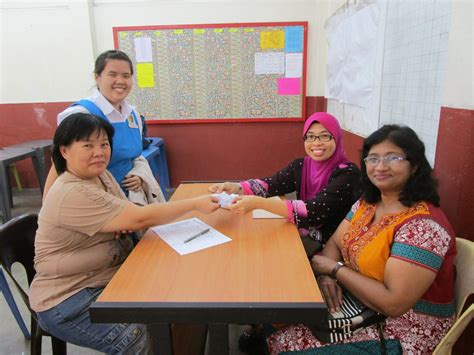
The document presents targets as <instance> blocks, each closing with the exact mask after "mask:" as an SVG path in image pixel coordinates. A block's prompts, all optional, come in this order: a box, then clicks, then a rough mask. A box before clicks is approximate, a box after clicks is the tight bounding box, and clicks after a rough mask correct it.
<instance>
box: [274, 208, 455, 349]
mask: <svg viewBox="0 0 474 355" xmlns="http://www.w3.org/2000/svg"><path fill="white" fill-rule="evenodd" d="M375 210H376V208H375V205H373V204H368V203H366V202H364V201H358V202H357V203H356V204H355V205H354V206H353V207H352V209H351V212H349V214H348V215H347V219H348V220H349V221H350V222H351V227H350V228H349V230H348V231H347V232H346V234H345V235H344V236H343V250H342V255H343V258H344V261H345V263H346V265H348V266H349V267H351V268H352V269H353V270H355V271H358V272H360V273H362V274H363V275H366V276H368V277H371V278H374V279H376V280H378V281H380V282H383V280H384V270H385V264H386V262H387V260H388V258H389V257H391V258H397V259H400V260H403V261H405V262H409V263H413V264H416V265H419V266H421V267H425V268H427V269H429V270H432V271H433V272H435V273H436V278H435V280H434V281H433V283H432V284H431V286H430V288H429V289H428V290H427V291H426V292H425V294H424V295H423V296H422V298H421V299H420V300H419V301H418V302H417V303H416V304H415V305H414V307H413V308H412V309H410V310H409V311H408V312H407V313H405V314H403V315H402V316H400V317H397V318H387V320H386V323H385V327H384V336H385V338H386V339H398V340H399V341H400V343H401V345H402V348H403V352H404V353H405V354H431V353H432V351H433V350H434V348H435V347H436V345H437V344H438V343H439V341H440V340H441V339H442V338H443V336H444V335H445V334H446V333H447V332H448V330H449V328H450V327H451V325H452V324H453V321H454V303H453V300H454V295H453V290H454V257H455V255H456V249H455V248H456V247H455V238H454V233H453V231H452V229H451V226H450V225H449V222H448V221H447V219H446V217H445V216H444V214H443V212H442V211H441V210H440V209H439V208H436V207H435V206H433V205H430V204H428V203H425V202H419V203H417V204H415V205H414V206H412V207H410V208H408V209H406V210H404V211H402V212H399V213H396V214H392V215H386V216H384V217H383V218H382V219H381V220H380V221H378V222H377V223H373V220H374V217H375ZM377 339H379V336H378V331H377V329H376V327H375V326H370V327H367V328H362V329H360V330H358V331H357V332H356V333H355V334H354V335H353V336H352V337H350V338H349V339H346V340H344V341H342V342H343V343H351V342H360V341H368V340H377ZM267 342H268V345H269V348H270V352H271V353H272V354H278V353H280V352H284V351H292V350H304V349H309V348H320V347H324V346H328V344H324V343H322V342H320V341H319V340H318V339H317V338H315V337H314V336H313V334H312V333H311V332H310V331H309V329H308V328H306V327H305V326H303V325H294V326H290V327H286V328H284V329H281V330H279V331H277V332H276V333H273V334H272V335H271V336H270V337H269V338H268V339H267Z"/></svg>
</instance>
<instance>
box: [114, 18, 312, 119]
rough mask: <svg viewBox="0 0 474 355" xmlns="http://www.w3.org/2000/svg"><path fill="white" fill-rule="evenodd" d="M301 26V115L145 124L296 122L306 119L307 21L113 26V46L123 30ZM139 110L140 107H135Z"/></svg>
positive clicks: (116, 47)
mask: <svg viewBox="0 0 474 355" xmlns="http://www.w3.org/2000/svg"><path fill="white" fill-rule="evenodd" d="M275 26H278V27H284V26H302V27H303V52H302V53H303V70H302V78H301V80H302V90H301V95H302V96H301V104H302V108H301V117H274V118H272V117H270V118H269V117H267V118H258V117H254V118H248V117H242V118H195V119H172V120H170V119H163V120H147V124H169V123H172V124H181V123H209V122H215V123H227V122H231V123H236V122H298V121H304V120H305V119H306V63H307V48H308V47H307V45H308V22H307V21H296V22H245V23H214V24H183V25H156V26H124V27H113V28H112V30H113V38H114V48H115V49H119V48H118V47H119V42H118V33H119V32H123V31H155V30H175V29H197V28H229V27H275ZM137 109H138V111H139V112H140V107H137Z"/></svg>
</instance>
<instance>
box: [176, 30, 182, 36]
mask: <svg viewBox="0 0 474 355" xmlns="http://www.w3.org/2000/svg"><path fill="white" fill-rule="evenodd" d="M183 33H184V30H174V34H175V35H182V34H183Z"/></svg>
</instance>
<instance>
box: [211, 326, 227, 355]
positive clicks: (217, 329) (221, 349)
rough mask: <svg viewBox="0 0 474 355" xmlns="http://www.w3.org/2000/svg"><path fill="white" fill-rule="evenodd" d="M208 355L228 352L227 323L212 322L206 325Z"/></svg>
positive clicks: (219, 354) (220, 354) (221, 354)
mask: <svg viewBox="0 0 474 355" xmlns="http://www.w3.org/2000/svg"><path fill="white" fill-rule="evenodd" d="M208 327H209V328H208V329H209V346H208V348H209V355H223V354H229V325H228V324H223V323H218V324H217V323H214V324H209V325H208Z"/></svg>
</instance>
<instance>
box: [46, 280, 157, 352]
mask: <svg viewBox="0 0 474 355" xmlns="http://www.w3.org/2000/svg"><path fill="white" fill-rule="evenodd" d="M102 290H103V288H102V287H101V288H86V289H84V290H82V291H80V292H78V293H76V294H75V295H73V296H71V297H69V298H68V299H66V300H64V301H63V302H61V303H60V304H58V305H57V306H55V307H53V308H51V309H48V310H47V311H44V312H38V323H39V324H40V325H41V327H42V328H43V329H44V330H46V331H47V332H48V333H50V334H52V335H54V336H55V337H57V338H59V339H62V340H64V341H66V342H68V343H71V344H76V345H79V346H83V347H87V348H91V349H94V350H98V351H101V352H104V353H107V354H149V353H150V341H149V336H148V331H147V328H146V326H145V325H144V324H125V323H119V324H108V323H91V320H90V316H89V306H90V305H91V303H92V302H94V301H95V300H96V299H97V297H98V296H99V295H100V293H101V292H102Z"/></svg>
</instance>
